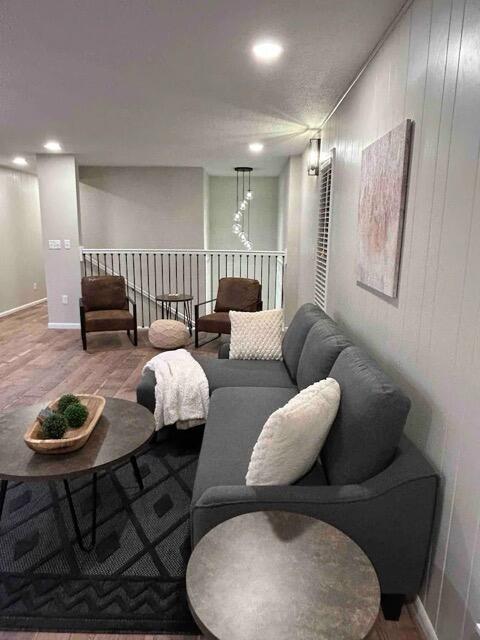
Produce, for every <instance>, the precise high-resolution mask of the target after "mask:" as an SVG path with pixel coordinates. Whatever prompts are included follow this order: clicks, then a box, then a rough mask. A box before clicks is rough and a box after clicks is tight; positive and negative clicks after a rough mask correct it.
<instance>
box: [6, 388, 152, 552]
mask: <svg viewBox="0 0 480 640" xmlns="http://www.w3.org/2000/svg"><path fill="white" fill-rule="evenodd" d="M44 406H45V403H43V404H35V405H31V406H28V407H20V408H18V409H15V410H14V411H11V412H9V413H4V414H0V519H1V517H2V511H3V505H4V502H5V498H6V493H7V485H8V482H9V481H15V482H18V481H21V482H33V481H49V480H63V484H64V487H65V493H66V496H67V501H68V506H69V509H70V513H71V516H72V521H73V526H74V529H75V534H76V536H77V541H78V545H79V547H80V548H81V549H82V550H83V551H91V550H92V549H93V548H94V546H95V536H96V529H97V514H96V511H97V472H98V471H101V470H102V469H108V468H109V467H111V466H113V465H115V464H118V463H120V462H122V461H124V460H128V459H129V460H130V462H131V464H132V468H133V472H134V474H135V478H136V480H137V482H138V486H139V488H140V490H143V480H142V476H141V474H140V470H139V468H138V465H137V460H136V457H135V455H136V454H137V453H138V452H139V451H140V450H141V449H142V448H143V447H144V446H145V445H146V444H147V442H148V441H149V440H150V438H151V437H152V436H153V434H154V433H155V422H154V420H153V415H152V414H151V413H150V411H149V410H148V409H146V408H145V407H143V406H142V405H140V404H137V403H136V402H130V401H129V400H121V399H120V398H107V399H106V404H105V409H104V410H103V413H102V416H101V418H100V420H99V421H98V423H97V425H96V426H95V429H94V430H93V431H92V435H91V436H90V438H89V439H88V442H87V443H86V444H85V445H84V446H83V447H82V448H81V449H78V450H77V451H72V452H70V453H59V454H56V455H46V454H41V453H35V452H34V451H32V450H31V449H29V448H28V447H27V445H26V444H25V442H24V440H23V434H24V433H25V431H26V429H27V426H28V425H30V424H31V423H32V422H33V421H34V420H35V418H36V416H37V415H38V412H39V411H40V410H41V409H43V408H44ZM84 475H91V476H92V504H93V509H92V526H91V539H90V543H89V544H87V543H86V542H85V539H84V537H83V535H82V533H81V531H80V525H79V523H78V518H77V514H76V510H75V506H74V504H73V496H72V493H71V491H70V484H69V480H70V479H72V478H78V477H79V476H84Z"/></svg>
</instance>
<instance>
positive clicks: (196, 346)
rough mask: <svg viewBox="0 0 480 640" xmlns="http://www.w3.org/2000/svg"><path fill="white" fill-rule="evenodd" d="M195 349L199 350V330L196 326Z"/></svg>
mask: <svg viewBox="0 0 480 640" xmlns="http://www.w3.org/2000/svg"><path fill="white" fill-rule="evenodd" d="M195 349H198V329H197V326H196V325H195Z"/></svg>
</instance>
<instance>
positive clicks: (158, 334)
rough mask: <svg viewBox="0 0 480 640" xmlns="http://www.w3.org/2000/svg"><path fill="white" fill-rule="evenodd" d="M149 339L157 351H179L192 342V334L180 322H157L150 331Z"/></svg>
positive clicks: (153, 323) (151, 326)
mask: <svg viewBox="0 0 480 640" xmlns="http://www.w3.org/2000/svg"><path fill="white" fill-rule="evenodd" d="M148 339H149V340H150V342H151V343H152V345H153V346H154V347H157V349H178V348H179V347H184V346H185V345H186V344H188V343H189V342H190V334H189V332H188V329H187V327H186V326H185V325H184V324H183V323H182V322H179V321H178V320H155V322H152V324H151V325H150V329H149V330H148Z"/></svg>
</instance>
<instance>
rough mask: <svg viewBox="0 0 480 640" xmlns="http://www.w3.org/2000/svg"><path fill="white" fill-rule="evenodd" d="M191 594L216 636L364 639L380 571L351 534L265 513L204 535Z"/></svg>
mask: <svg viewBox="0 0 480 640" xmlns="http://www.w3.org/2000/svg"><path fill="white" fill-rule="evenodd" d="M187 594H188V601H189V605H190V609H191V611H192V615H193V617H194V618H195V621H196V623H197V624H198V626H199V628H200V630H201V631H202V633H203V634H204V635H205V636H206V637H207V638H210V639H213V640H245V639H246V638H248V640H257V639H258V640H292V639H293V638H301V639H302V640H333V639H335V640H361V639H363V638H365V636H366V635H367V634H368V632H369V631H370V629H371V628H372V626H373V624H374V623H375V620H376V618H377V615H378V612H379V606H380V587H379V584H378V579H377V575H376V573H375V570H374V568H373V566H372V564H371V562H370V561H369V559H368V558H367V556H366V555H365V554H364V553H363V551H362V550H361V549H360V547H358V546H357V545H356V544H355V543H354V542H353V541H352V540H350V538H348V537H347V536H346V535H345V534H343V533H342V532H341V531H338V529H335V528H334V527H332V526H330V525H328V524H326V523H324V522H321V521H320V520H316V519H314V518H309V517H307V516H303V515H300V514H297V513H288V512H284V511H259V512H256V513H247V514H245V515H241V516H237V517H236V518H232V519H231V520H227V521H226V522H223V523H222V524H220V525H218V526H217V527H215V528H214V529H212V530H211V531H209V532H208V533H207V534H206V536H204V537H203V538H202V539H201V540H200V542H199V543H198V544H197V546H196V547H195V549H194V551H193V554H192V556H191V558H190V562H189V564H188V568H187Z"/></svg>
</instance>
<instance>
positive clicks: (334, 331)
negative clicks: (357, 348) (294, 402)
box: [297, 318, 350, 389]
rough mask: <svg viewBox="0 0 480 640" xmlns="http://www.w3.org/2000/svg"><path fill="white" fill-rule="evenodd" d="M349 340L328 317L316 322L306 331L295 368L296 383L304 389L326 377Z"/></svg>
mask: <svg viewBox="0 0 480 640" xmlns="http://www.w3.org/2000/svg"><path fill="white" fill-rule="evenodd" d="M349 346H350V342H349V341H348V340H347V339H346V338H345V336H344V335H342V334H341V333H340V331H339V330H338V327H337V325H336V324H335V322H334V321H333V320H330V318H324V319H322V320H319V321H318V322H316V323H315V324H314V325H313V327H312V328H311V329H310V331H309V332H308V335H307V338H306V340H305V344H304V345H303V349H302V353H301V356H300V360H299V363H298V369H297V385H298V388H299V389H305V388H306V387H309V386H310V385H311V384H314V383H315V382H318V381H319V380H323V379H325V378H327V377H328V375H329V373H330V370H331V368H332V367H333V365H334V364H335V360H336V359H337V358H338V356H339V355H340V353H341V352H342V351H343V350H344V349H345V347H349Z"/></svg>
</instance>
